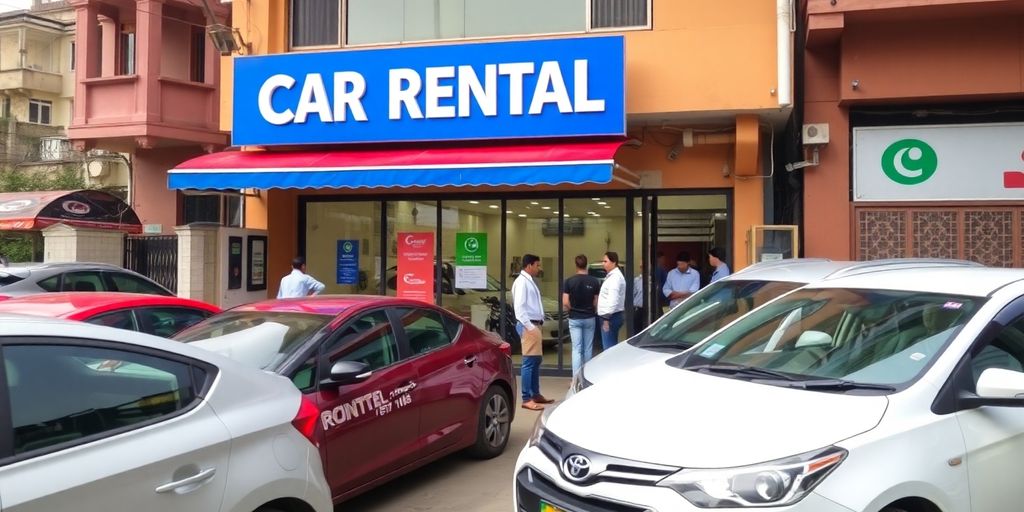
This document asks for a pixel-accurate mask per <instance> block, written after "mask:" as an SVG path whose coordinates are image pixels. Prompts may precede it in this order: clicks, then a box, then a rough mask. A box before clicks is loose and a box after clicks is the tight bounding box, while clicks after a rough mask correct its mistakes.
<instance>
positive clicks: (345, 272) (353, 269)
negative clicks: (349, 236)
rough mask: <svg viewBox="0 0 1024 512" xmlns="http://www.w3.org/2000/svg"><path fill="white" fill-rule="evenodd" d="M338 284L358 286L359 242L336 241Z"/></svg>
mask: <svg viewBox="0 0 1024 512" xmlns="http://www.w3.org/2000/svg"><path fill="white" fill-rule="evenodd" d="M338 284H359V240H338Z"/></svg>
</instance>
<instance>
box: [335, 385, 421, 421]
mask: <svg viewBox="0 0 1024 512" xmlns="http://www.w3.org/2000/svg"><path fill="white" fill-rule="evenodd" d="M415 388H416V385H415V384H412V383H410V384H408V385H406V386H401V387H398V388H395V389H393V390H392V391H391V392H390V393H389V394H388V397H387V398H384V392H382V391H373V392H370V393H367V394H365V395H362V396H359V397H356V398H353V399H352V400H349V401H348V402H345V403H343V404H341V405H339V406H337V407H335V408H333V409H330V410H326V411H323V412H321V413H320V422H321V423H322V424H323V427H324V431H327V430H329V429H331V428H334V427H340V426H341V425H343V424H345V423H346V422H349V421H352V420H355V419H358V418H360V417H362V416H365V415H367V414H371V413H372V414H373V415H374V416H375V417H378V418H379V417H381V416H386V415H388V414H390V413H391V412H392V411H394V410H397V409H401V408H403V407H406V406H408V405H409V404H411V403H412V396H411V395H409V392H410V391H412V390H413V389H415Z"/></svg>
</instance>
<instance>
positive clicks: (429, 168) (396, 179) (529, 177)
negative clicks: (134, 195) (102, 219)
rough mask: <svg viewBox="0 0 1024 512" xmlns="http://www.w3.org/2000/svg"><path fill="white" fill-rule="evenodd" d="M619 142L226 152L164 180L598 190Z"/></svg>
mask: <svg viewBox="0 0 1024 512" xmlns="http://www.w3.org/2000/svg"><path fill="white" fill-rule="evenodd" d="M622 142H623V141H622V140H613V141H607V140H604V141H587V142H560V143H545V144H538V143H533V144H515V145H495V146H473V147H426V148H424V147H417V148H399V149H337V150H324V151H226V152H222V153H214V154H209V155H203V156H200V157H197V158H193V159H191V160H188V161H186V162H183V163H181V164H179V165H178V166H177V167H175V168H174V169H172V170H171V171H169V173H168V174H169V175H168V180H167V181H168V186H169V187H170V188H171V189H172V190H175V189H198V190H226V189H243V188H253V189H272V188H300V189H301V188H383V187H479V186H514V185H564V184H572V185H580V184H584V183H598V184H600V183H609V182H610V181H612V171H613V169H614V167H615V162H614V157H615V151H616V150H618V149H619V147H620V146H621V145H622Z"/></svg>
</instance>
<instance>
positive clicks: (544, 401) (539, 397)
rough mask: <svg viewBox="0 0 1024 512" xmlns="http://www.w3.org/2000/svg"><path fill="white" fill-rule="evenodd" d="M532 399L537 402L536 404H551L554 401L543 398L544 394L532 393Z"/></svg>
mask: <svg viewBox="0 0 1024 512" xmlns="http://www.w3.org/2000/svg"><path fill="white" fill-rule="evenodd" d="M533 401H534V402H537V403H538V404H553V403H555V401H554V400H551V399H550V398H544V395H533Z"/></svg>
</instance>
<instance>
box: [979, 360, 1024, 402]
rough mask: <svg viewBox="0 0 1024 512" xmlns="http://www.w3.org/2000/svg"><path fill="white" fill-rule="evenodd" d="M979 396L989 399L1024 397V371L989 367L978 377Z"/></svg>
mask: <svg viewBox="0 0 1024 512" xmlns="http://www.w3.org/2000/svg"><path fill="white" fill-rule="evenodd" d="M978 396H979V397H981V398H987V399H1020V398H1024V373H1021V372H1015V371H1013V370H1004V369H1002V368H989V369H987V370H985V371H983V372H981V377H979V378H978ZM1021 405H1024V401H1022V402H1021Z"/></svg>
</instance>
